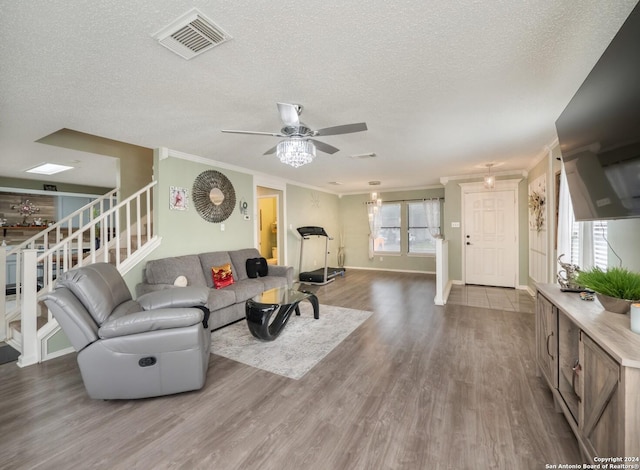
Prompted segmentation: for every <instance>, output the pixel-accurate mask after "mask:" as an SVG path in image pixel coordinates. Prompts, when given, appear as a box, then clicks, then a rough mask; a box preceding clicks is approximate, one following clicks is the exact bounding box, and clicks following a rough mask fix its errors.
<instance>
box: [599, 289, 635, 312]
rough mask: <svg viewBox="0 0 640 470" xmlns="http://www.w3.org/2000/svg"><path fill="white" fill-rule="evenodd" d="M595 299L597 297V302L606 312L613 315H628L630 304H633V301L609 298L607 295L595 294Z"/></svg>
mask: <svg viewBox="0 0 640 470" xmlns="http://www.w3.org/2000/svg"><path fill="white" fill-rule="evenodd" d="M596 297H598V300H599V301H600V303H601V304H602V306H603V307H604V309H605V310H606V311H607V312H613V313H623V314H624V313H628V312H629V310H630V309H631V304H632V303H633V302H634V301H633V300H624V299H617V298H615V297H609V296H608V295H604V294H598V293H597V292H596Z"/></svg>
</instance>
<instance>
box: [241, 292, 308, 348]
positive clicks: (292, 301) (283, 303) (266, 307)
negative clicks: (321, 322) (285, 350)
mask: <svg viewBox="0 0 640 470" xmlns="http://www.w3.org/2000/svg"><path fill="white" fill-rule="evenodd" d="M303 300H308V301H309V303H311V305H312V306H313V318H315V319H316V320H317V319H318V318H320V306H319V304H318V298H317V297H316V296H315V294H313V293H312V292H307V291H300V290H294V289H290V288H288V287H276V288H275V289H269V290H267V291H264V292H263V293H262V294H259V295H256V296H255V297H253V298H252V299H249V300H247V303H246V305H245V315H246V317H247V325H248V327H249V331H251V334H252V335H253V336H255V337H256V338H258V339H261V340H264V341H273V340H274V339H276V338H277V337H278V335H279V334H280V333H281V332H282V330H283V329H284V327H285V325H286V324H287V322H288V321H289V318H290V317H291V314H292V313H293V312H296V315H300V307H299V304H300V302H302V301H303ZM276 311H277V313H276V316H275V317H274V319H273V321H271V322H270V320H271V317H272V316H273V314H274V313H275V312H276Z"/></svg>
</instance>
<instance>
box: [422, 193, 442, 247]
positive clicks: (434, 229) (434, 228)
mask: <svg viewBox="0 0 640 470" xmlns="http://www.w3.org/2000/svg"><path fill="white" fill-rule="evenodd" d="M422 208H423V210H424V214H425V217H426V221H427V228H428V229H429V233H431V236H432V237H433V238H439V235H440V200H439V199H425V200H424V201H422Z"/></svg>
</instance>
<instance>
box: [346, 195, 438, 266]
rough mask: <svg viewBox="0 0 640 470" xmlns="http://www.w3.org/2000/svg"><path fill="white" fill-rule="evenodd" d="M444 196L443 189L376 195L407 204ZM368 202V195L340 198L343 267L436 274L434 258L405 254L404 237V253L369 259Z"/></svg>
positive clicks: (404, 231) (403, 228) (405, 229)
mask: <svg viewBox="0 0 640 470" xmlns="http://www.w3.org/2000/svg"><path fill="white" fill-rule="evenodd" d="M444 196H445V191H444V188H436V189H421V190H412V191H390V192H383V193H379V197H380V198H381V199H382V200H383V201H406V200H412V199H425V198H435V197H444ZM368 200H369V194H356V195H349V196H343V197H342V198H341V199H340V218H341V223H342V228H343V233H344V246H345V266H349V267H355V268H367V269H388V270H399V271H419V272H429V273H432V272H435V270H436V260H435V255H427V256H424V255H423V256H416V255H412V256H409V255H407V254H406V246H404V245H406V243H407V241H406V239H405V237H403V241H402V242H403V245H402V248H401V251H402V252H403V253H401V254H400V255H386V254H385V255H383V256H379V255H377V256H375V257H374V258H373V259H371V260H370V259H369V219H368V216H367V208H366V205H365V203H366V202H367V201H368ZM445 204H446V200H445ZM403 210H405V209H403ZM443 212H444V211H442V212H441V216H442V213H443ZM403 223H406V220H403ZM441 223H442V222H441ZM401 233H407V227H404V226H403V227H401ZM381 258H382V259H381Z"/></svg>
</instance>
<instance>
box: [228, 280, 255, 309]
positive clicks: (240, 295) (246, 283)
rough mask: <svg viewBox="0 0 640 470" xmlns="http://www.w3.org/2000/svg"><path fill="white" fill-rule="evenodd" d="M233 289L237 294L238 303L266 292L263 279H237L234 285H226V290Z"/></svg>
mask: <svg viewBox="0 0 640 470" xmlns="http://www.w3.org/2000/svg"><path fill="white" fill-rule="evenodd" d="M227 289H232V290H233V291H234V292H235V294H236V303H239V302H245V301H247V300H249V299H250V298H251V297H255V296H256V295H258V294H261V293H262V292H264V283H263V282H262V279H245V280H243V281H237V282H236V283H234V284H233V285H232V286H229V287H225V289H224V290H227Z"/></svg>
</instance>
